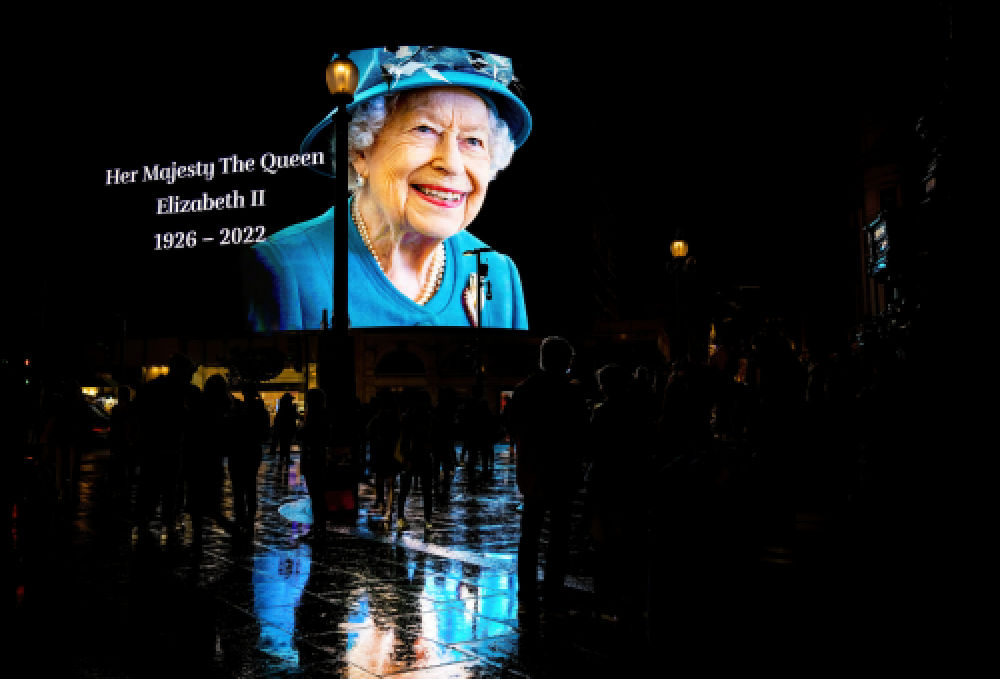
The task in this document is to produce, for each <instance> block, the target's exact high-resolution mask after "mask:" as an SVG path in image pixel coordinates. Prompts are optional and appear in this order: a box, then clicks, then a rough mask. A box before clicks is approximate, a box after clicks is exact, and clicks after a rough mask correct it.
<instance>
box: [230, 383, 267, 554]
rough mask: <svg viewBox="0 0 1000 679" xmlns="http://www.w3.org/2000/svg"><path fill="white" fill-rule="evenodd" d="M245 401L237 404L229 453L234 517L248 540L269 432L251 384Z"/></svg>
mask: <svg viewBox="0 0 1000 679" xmlns="http://www.w3.org/2000/svg"><path fill="white" fill-rule="evenodd" d="M242 392H243V401H242V402H238V401H237V402H234V403H233V405H234V408H233V418H234V419H235V426H234V427H233V434H234V440H233V448H232V449H231V450H230V453H229V480H230V482H231V484H232V488H233V514H234V515H235V518H236V525H237V529H238V530H239V531H240V532H241V533H242V536H243V537H244V538H246V539H250V538H251V537H252V536H253V529H254V522H255V521H256V519H257V472H258V470H259V469H260V464H261V462H262V460H263V451H262V449H261V446H262V445H263V443H264V441H266V440H267V436H268V433H269V432H270V429H271V426H270V417H269V415H268V412H267V406H265V405H264V402H263V401H262V400H261V399H260V397H259V395H258V392H257V389H256V388H255V387H253V386H251V385H247V386H244V387H243V389H242Z"/></svg>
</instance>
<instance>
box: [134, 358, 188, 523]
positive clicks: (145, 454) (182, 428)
mask: <svg viewBox="0 0 1000 679" xmlns="http://www.w3.org/2000/svg"><path fill="white" fill-rule="evenodd" d="M194 373H195V365H194V363H192V362H191V359H189V358H188V357H187V356H184V355H182V354H174V355H173V356H172V357H171V358H170V360H169V363H168V372H167V373H166V374H165V375H160V376H159V377H156V378H154V379H153V380H151V381H150V382H148V383H146V385H145V386H144V387H143V388H142V389H140V390H139V394H138V396H137V398H136V408H137V411H138V417H139V436H140V445H141V449H140V455H141V459H140V471H139V474H140V475H139V524H140V527H141V528H142V529H143V534H145V530H146V529H147V528H148V526H149V522H150V521H151V520H152V519H153V518H154V516H155V515H156V509H157V506H159V508H160V517H161V521H162V523H163V527H164V529H165V530H166V533H167V537H168V539H169V540H175V539H176V519H177V510H178V500H179V497H180V495H181V479H182V477H181V473H182V470H181V464H182V460H183V453H184V446H185V445H187V444H189V443H190V440H189V439H190V434H191V428H192V424H193V418H194V414H195V413H196V412H197V408H198V401H199V400H200V398H201V390H200V389H199V388H198V387H197V386H195V385H194V384H191V377H192V376H193V375H194Z"/></svg>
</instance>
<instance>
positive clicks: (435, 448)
mask: <svg viewBox="0 0 1000 679" xmlns="http://www.w3.org/2000/svg"><path fill="white" fill-rule="evenodd" d="M457 405H458V404H457V401H456V398H455V392H454V391H453V390H452V389H442V390H441V392H440V394H439V395H438V403H437V405H436V406H435V407H434V411H433V412H432V413H431V465H432V471H431V476H432V479H431V483H432V484H433V485H434V487H435V492H436V493H437V495H438V502H439V503H441V504H447V503H448V501H449V499H450V497H451V477H452V474H453V473H454V471H455V440H456V439H457V431H458V429H457V424H456V420H455V417H456V408H457Z"/></svg>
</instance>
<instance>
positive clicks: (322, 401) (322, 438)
mask: <svg viewBox="0 0 1000 679" xmlns="http://www.w3.org/2000/svg"><path fill="white" fill-rule="evenodd" d="M332 436H333V421H332V417H331V413H330V410H329V408H328V407H327V403H326V393H325V392H324V391H323V390H322V389H310V390H309V391H307V392H306V415H305V421H304V423H303V425H302V432H301V434H300V440H301V443H302V457H301V464H302V475H303V477H304V478H305V481H306V489H307V490H308V491H309V499H310V502H311V505H312V515H313V523H312V528H311V529H310V531H309V533H308V537H309V538H310V539H313V540H317V541H322V540H323V539H324V538H325V537H326V522H327V518H328V512H327V505H326V475H327V451H328V449H329V447H330V443H331V440H332Z"/></svg>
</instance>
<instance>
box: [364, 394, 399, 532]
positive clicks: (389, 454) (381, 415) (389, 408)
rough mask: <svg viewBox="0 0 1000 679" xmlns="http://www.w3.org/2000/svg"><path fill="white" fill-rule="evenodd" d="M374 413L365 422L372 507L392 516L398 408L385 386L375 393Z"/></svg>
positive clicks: (396, 461)
mask: <svg viewBox="0 0 1000 679" xmlns="http://www.w3.org/2000/svg"><path fill="white" fill-rule="evenodd" d="M375 400H376V405H375V415H374V417H372V419H371V421H370V422H369V423H368V436H369V439H370V440H371V450H372V459H373V465H372V466H373V467H374V469H375V508H376V509H377V510H378V509H381V510H382V511H383V512H384V513H385V516H386V518H387V519H390V518H391V517H392V500H393V494H394V493H393V490H394V486H395V483H396V475H397V474H399V460H398V459H397V455H398V454H399V451H398V444H399V409H398V407H397V405H396V399H395V397H394V396H393V394H392V392H391V391H389V390H388V389H382V390H380V391H379V393H378V394H377V396H376V398H375Z"/></svg>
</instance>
